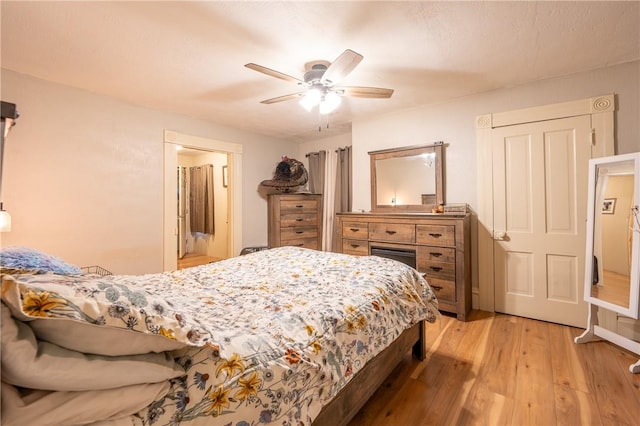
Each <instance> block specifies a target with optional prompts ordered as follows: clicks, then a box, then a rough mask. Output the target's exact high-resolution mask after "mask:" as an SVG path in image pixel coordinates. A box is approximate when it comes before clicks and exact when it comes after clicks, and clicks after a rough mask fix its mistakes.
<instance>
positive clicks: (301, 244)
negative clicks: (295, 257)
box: [296, 243, 304, 247]
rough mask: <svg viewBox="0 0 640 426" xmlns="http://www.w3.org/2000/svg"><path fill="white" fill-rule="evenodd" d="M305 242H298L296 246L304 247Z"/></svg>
mask: <svg viewBox="0 0 640 426" xmlns="http://www.w3.org/2000/svg"><path fill="white" fill-rule="evenodd" d="M303 245H304V243H300V244H296V247H302V246H303Z"/></svg>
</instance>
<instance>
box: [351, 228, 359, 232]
mask: <svg viewBox="0 0 640 426" xmlns="http://www.w3.org/2000/svg"><path fill="white" fill-rule="evenodd" d="M359 230H360V228H349V231H351V232H358V231H359Z"/></svg>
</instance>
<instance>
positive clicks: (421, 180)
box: [369, 142, 444, 213]
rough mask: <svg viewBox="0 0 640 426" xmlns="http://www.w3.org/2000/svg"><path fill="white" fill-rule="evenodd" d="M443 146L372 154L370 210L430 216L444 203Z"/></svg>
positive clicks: (428, 146) (370, 156)
mask: <svg viewBox="0 0 640 426" xmlns="http://www.w3.org/2000/svg"><path fill="white" fill-rule="evenodd" d="M443 147H444V144H443V143H442V142H436V143H434V144H430V145H415V146H408V147H401V148H393V149H385V150H380V151H371V152H369V158H370V161H371V211H372V212H386V213H391V212H403V213H428V212H431V210H432V209H433V208H436V207H437V206H439V205H440V204H444V172H443V169H444V149H443Z"/></svg>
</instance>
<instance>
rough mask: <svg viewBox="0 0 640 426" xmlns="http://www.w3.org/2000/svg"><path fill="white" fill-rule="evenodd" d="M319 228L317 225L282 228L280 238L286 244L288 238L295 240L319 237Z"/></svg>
mask: <svg viewBox="0 0 640 426" xmlns="http://www.w3.org/2000/svg"><path fill="white" fill-rule="evenodd" d="M317 237H318V228H315V227H295V228H293V227H292V228H281V229H280V240H281V241H282V243H283V244H284V243H285V242H286V241H287V240H294V239H300V238H317Z"/></svg>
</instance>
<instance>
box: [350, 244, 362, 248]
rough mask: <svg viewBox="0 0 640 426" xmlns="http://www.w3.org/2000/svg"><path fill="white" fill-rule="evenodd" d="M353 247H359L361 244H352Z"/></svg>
mask: <svg viewBox="0 0 640 426" xmlns="http://www.w3.org/2000/svg"><path fill="white" fill-rule="evenodd" d="M351 247H353V248H358V247H360V244H351Z"/></svg>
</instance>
